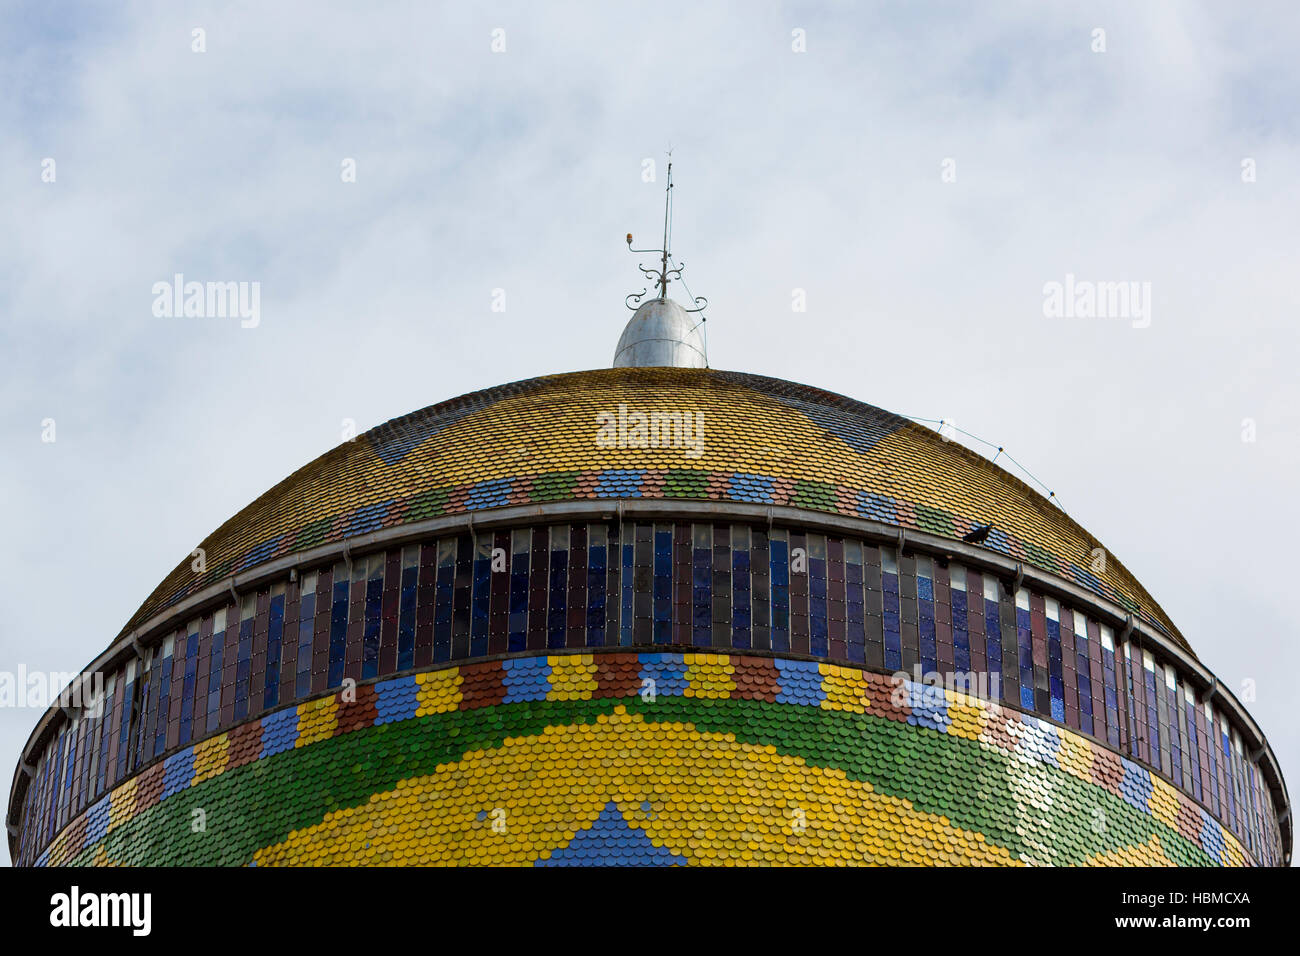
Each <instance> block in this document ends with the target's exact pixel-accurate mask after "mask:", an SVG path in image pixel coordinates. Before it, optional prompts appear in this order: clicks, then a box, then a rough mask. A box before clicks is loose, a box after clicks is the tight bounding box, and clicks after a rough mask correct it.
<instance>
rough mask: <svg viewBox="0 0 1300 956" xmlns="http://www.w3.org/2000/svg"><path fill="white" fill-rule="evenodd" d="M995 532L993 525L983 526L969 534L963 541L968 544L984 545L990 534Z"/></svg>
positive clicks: (963, 537) (964, 536)
mask: <svg viewBox="0 0 1300 956" xmlns="http://www.w3.org/2000/svg"><path fill="white" fill-rule="evenodd" d="M992 530H993V525H991V524H982V525H980V526H979V527H978V528H976V529H975V530H974V531H972V532H970V533H969V534H966V535H963V536H962V540H963V541H965V542H966V543H967V544H983V543H984V541H985V540H986V539H987V538H988V536H989V532H990V531H992Z"/></svg>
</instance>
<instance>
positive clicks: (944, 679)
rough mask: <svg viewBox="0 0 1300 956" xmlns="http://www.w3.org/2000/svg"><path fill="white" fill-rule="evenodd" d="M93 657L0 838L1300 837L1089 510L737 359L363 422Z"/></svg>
mask: <svg viewBox="0 0 1300 956" xmlns="http://www.w3.org/2000/svg"><path fill="white" fill-rule="evenodd" d="M976 529H983V531H985V532H986V534H983V535H982V536H979V535H976V536H974V538H975V540H972V541H966V540H963V539H965V538H966V537H967V536H968V535H970V534H971V532H973V531H975V530H976ZM1099 554H1100V555H1102V560H1101V561H1100V562H1099V561H1098V555H1099ZM96 675H98V676H101V677H103V678H104V683H103V686H102V688H101V689H102V693H98V694H97V693H91V694H89V695H88V696H86V697H85V698H84V699H76V700H71V701H67V702H61V705H60V706H57V707H52V708H51V709H50V710H49V711H47V712H46V714H45V715H44V717H43V718H42V719H41V721H40V723H39V724H38V725H37V727H36V729H35V730H34V731H33V733H32V735H31V738H30V739H29V741H28V744H27V746H26V748H25V749H24V753H23V758H22V761H21V763H20V765H19V767H18V769H17V771H16V772H15V777H14V786H13V789H12V790H11V793H10V801H9V808H8V818H7V822H8V825H9V838H10V842H9V845H10V853H11V856H12V857H13V859H14V861H15V863H17V864H20V865H58V864H78V865H82V864H153V865H159V864H187V865H214V864H215V865H258V866H263V865H286V864H287V865H295V864H372V863H378V864H389V863H398V864H421V865H426V864H449V863H468V864H525V865H528V864H531V865H541V866H550V865H581V864H593V863H594V864H606V865H611V864H638V865H677V864H690V863H700V864H789V863H794V864H864V863H868V864H940V865H947V864H972V865H990V864H998V865H1023V864H1029V865H1051V864H1062V865H1169V864H1177V865H1192V866H1204V865H1279V864H1286V863H1288V862H1289V861H1290V853H1291V823H1290V809H1289V798H1288V796H1287V793H1286V786H1285V783H1284V782H1283V779H1282V776H1281V773H1280V771H1279V769H1278V765H1277V762H1276V759H1275V757H1274V755H1273V753H1272V751H1271V749H1270V748H1269V746H1268V743H1267V741H1265V739H1264V737H1263V735H1262V732H1261V731H1260V730H1259V728H1258V726H1257V725H1256V724H1255V723H1254V721H1253V720H1252V719H1251V718H1250V715H1249V714H1248V713H1247V712H1246V711H1245V709H1244V708H1243V707H1242V706H1241V704H1240V703H1239V702H1238V701H1237V700H1236V698H1235V697H1234V696H1233V695H1232V694H1231V692H1230V690H1228V689H1227V688H1225V687H1223V686H1222V685H1221V684H1220V683H1219V682H1218V680H1217V679H1216V678H1215V677H1214V675H1212V674H1211V673H1210V672H1209V671H1207V670H1206V669H1205V668H1204V666H1203V665H1202V664H1200V662H1199V661H1198V660H1197V659H1196V658H1195V656H1194V655H1193V654H1192V653H1191V652H1190V650H1189V649H1188V647H1187V645H1186V643H1185V642H1184V640H1183V638H1182V636H1181V635H1180V634H1179V633H1178V631H1177V630H1176V629H1175V627H1174V625H1173V624H1172V623H1171V622H1170V621H1169V620H1168V618H1167V617H1166V616H1165V614H1164V613H1163V612H1162V611H1161V609H1160V607H1159V606H1158V605H1157V604H1156V603H1155V602H1154V601H1153V600H1152V598H1151V597H1150V596H1149V595H1148V594H1147V593H1146V591H1145V590H1143V589H1142V587H1141V585H1140V584H1139V583H1138V582H1137V581H1136V580H1135V579H1134V578H1133V576H1132V575H1131V574H1129V572H1128V571H1127V570H1126V569H1125V568H1124V567H1123V566H1122V565H1121V564H1120V563H1119V562H1118V561H1116V560H1115V559H1114V558H1113V557H1112V556H1109V555H1105V554H1104V550H1103V549H1101V546H1100V545H1099V543H1098V542H1097V541H1096V540H1095V539H1094V538H1092V536H1091V535H1089V534H1088V533H1087V532H1086V531H1085V530H1084V529H1083V528H1081V527H1080V526H1079V525H1078V524H1076V523H1075V522H1074V521H1072V520H1071V519H1070V518H1069V517H1067V516H1066V515H1065V514H1064V513H1063V512H1061V511H1060V510H1059V509H1058V508H1056V507H1055V506H1053V505H1052V504H1051V503H1050V502H1048V501H1047V500H1045V499H1044V498H1043V497H1042V496H1040V495H1038V494H1037V493H1036V492H1034V491H1033V490H1032V489H1030V488H1029V487H1028V486H1027V485H1025V484H1024V483H1023V482H1021V481H1019V480H1018V479H1016V478H1015V477H1013V476H1011V475H1009V474H1007V473H1006V472H1004V471H1003V470H1001V469H1000V468H998V467H996V466H995V465H994V464H992V463H990V462H989V461H987V460H986V459H984V458H982V457H980V456H979V455H977V454H975V453H973V452H971V451H969V450H968V449H966V448H964V447H963V446H961V445H958V444H956V443H952V442H948V441H945V440H944V438H943V437H941V436H940V435H938V434H936V433H935V432H933V431H931V430H929V429H926V428H924V427H921V426H919V425H916V424H914V423H912V422H910V421H908V420H906V419H904V418H901V417H899V416H897V415H893V414H891V413H889V412H885V411H882V410H881V409H879V408H875V407H872V406H870V405H864V404H862V403H860V402H856V401H853V400H851V399H848V398H845V397H843V396H840V395H836V394H832V393H829V392H825V391H821V390H818V389H815V388H810V387H808V386H804V385H797V384H794V383H791V382H786V381H780V380H776V379H770V378H764V377H761V376H755V375H747V374H740V373H735V372H719V371H712V370H708V369H703V368H678V367H626V368H613V369H608V370H602V371H591V372H576V373H570V374H565V375H553V376H547V377H543V378H537V379H531V380H528V381H524V382H517V383H514V384H510V385H503V386H499V387H497V388H492V389H487V390H484V391H481V392H475V393H473V394H470V395H465V396H462V397H460V398H456V399H452V400H450V401H447V402H443V403H441V404H439V405H434V406H431V407H429V408H426V409H423V410H421V411H418V412H415V413H413V414H410V415H407V416H405V417H403V418H399V419H395V420H393V421H391V422H388V423H387V424H385V425H383V426H380V427H378V428H375V429H372V430H371V431H369V432H367V433H365V434H364V435H361V436H359V437H358V438H356V439H355V440H353V441H349V442H345V443H344V444H342V445H340V446H339V447H338V448H335V449H334V450H332V451H330V452H329V453H327V454H325V455H322V456H321V457H320V458H318V459H316V460H315V461H313V462H311V463H310V464H308V465H307V466H305V467H304V468H302V469H300V470H299V471H297V472H295V473H294V474H292V475H290V476H289V477H288V478H286V479H285V480H284V481H282V482H280V483H279V484H278V485H276V486H275V487H274V488H272V489H270V490H269V491H267V492H266V493H265V494H263V495H262V496H261V497H260V498H258V499H257V500H256V501H254V502H253V503H252V504H251V505H249V506H248V507H247V508H245V509H243V510H242V511H240V512H239V513H238V514H237V515H235V516H234V517H233V518H231V519H230V520H229V521H227V522H226V523H225V524H223V525H222V526H221V527H220V528H218V529H217V530H216V531H215V532H213V534H211V535H210V536H209V537H208V538H207V539H206V540H205V541H203V542H202V544H201V556H200V558H199V559H196V558H195V557H193V556H188V557H187V558H186V559H185V560H184V561H183V562H182V563H181V564H180V565H179V566H178V567H177V568H176V570H174V571H173V572H172V573H171V574H169V575H168V576H167V578H166V579H165V580H164V581H163V583H162V584H161V585H159V587H158V588H157V589H155V591H154V592H153V594H151V595H150V596H149V598H148V599H147V600H146V601H145V602H144V604H143V605H142V606H141V607H140V609H139V610H138V611H137V612H136V614H135V615H134V616H133V617H132V619H131V621H130V622H129V623H128V624H127V626H126V628H125V629H124V630H123V631H122V632H121V633H119V634H118V636H117V637H116V638H115V639H114V640H113V641H112V642H111V643H110V644H109V646H108V648H107V649H106V650H105V651H104V652H103V653H102V654H101V655H100V656H99V657H98V658H97V659H96V660H95V661H93V662H92V663H91V664H90V665H89V666H88V667H87V668H86V672H85V675H84V677H85V681H86V683H88V684H92V686H93V681H92V680H91V679H92V678H93V677H95V676H96ZM77 686H81V685H80V684H78V685H77Z"/></svg>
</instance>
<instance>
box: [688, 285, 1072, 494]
mask: <svg viewBox="0 0 1300 956" xmlns="http://www.w3.org/2000/svg"><path fill="white" fill-rule="evenodd" d="M688 291H689V290H688ZM903 417H904V418H908V419H911V420H912V421H914V422H924V423H925V424H927V425H938V426H939V428H937V429H935V431H938V432H939V433H940V435H941V436H942V434H943V432H942V429H943V426H944V425H947V426H948V427H950V428H951V429H952V430H953V431H955V432H959V433H960V434H962V435H965V436H966V437H967V438H969V439H971V440H972V441H977V442H979V443H980V444H981V445H987V446H988V447H989V448H996V449H997V454H995V455H994V456H993V457H992V458H991V459H990V461H991V462H997V460H998V458H1000V457H1003V456H1005V457H1006V459H1007V461H1009V462H1011V464H1013V465H1015V466H1016V468H1018V469H1019V470H1020V471H1021V472H1023V473H1024V474H1025V475H1026V476H1028V478H1029V479H1030V480H1031V481H1032V482H1033V483H1034V484H1036V485H1037V486H1038V487H1039V488H1041V489H1042V490H1043V491H1046V492H1047V499H1048V501H1051V502H1052V503H1053V504H1055V505H1056V507H1058V508H1060V509H1061V511H1062V512H1063V513H1064V512H1065V506H1064V505H1062V504H1061V499H1060V498H1059V497H1057V494H1056V492H1055V491H1053V490H1052V489H1051V487H1050V486H1049V485H1048V484H1047V482H1045V481H1043V480H1042V479H1041V478H1039V477H1038V476H1037V475H1035V474H1034V473H1033V472H1032V471H1030V470H1029V469H1028V468H1026V467H1025V466H1024V465H1022V464H1020V462H1018V461H1016V459H1014V458H1012V457H1011V454H1010V453H1009V452H1008V451H1007V450H1006V448H1005V447H1004V446H1002V445H999V444H997V443H996V442H991V441H989V440H988V439H987V438H981V437H980V436H979V435H975V434H972V433H971V432H968V431H966V429H964V428H961V427H959V426H957V425H956V424H954V423H953V422H950V421H948V420H947V419H946V418H922V417H920V416H919V415H904V416H903Z"/></svg>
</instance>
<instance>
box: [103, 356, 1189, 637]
mask: <svg viewBox="0 0 1300 956" xmlns="http://www.w3.org/2000/svg"><path fill="white" fill-rule="evenodd" d="M620 409H621V410H622V415H623V421H624V422H625V423H627V421H628V416H629V415H631V416H635V415H636V414H638V413H640V414H642V415H645V416H646V421H645V422H644V427H645V432H646V434H645V441H644V443H642V442H641V441H640V440H639V439H638V436H637V435H635V434H634V435H631V436H627V435H626V434H625V436H624V440H622V441H619V440H617V435H615V434H611V436H610V437H611V438H612V439H613V441H612V442H609V441H606V442H602V441H601V440H599V439H600V434H601V429H602V421H604V420H603V419H602V418H601V416H602V415H608V416H610V417H611V424H612V425H614V426H617V425H618V423H619V415H620ZM654 415H662V416H664V418H663V422H662V424H663V428H662V430H663V431H666V432H667V434H666V436H664V437H662V438H659V437H656V436H655V435H654V434H652V433H651V426H652V425H653V424H654V422H652V421H651V420H650V416H654ZM682 416H692V417H691V418H690V420H689V421H688V422H687V428H688V433H687V436H686V437H685V439H680V438H678V437H677V435H676V432H675V431H674V429H679V428H680V426H681V422H682V421H683V418H682ZM697 421H698V422H699V423H700V428H699V429H698V430H697V429H696V428H695V423H696V422H697ZM637 425H638V423H637V420H636V419H635V418H634V419H633V420H632V421H631V422H630V423H627V424H625V428H624V431H625V432H627V431H629V430H630V431H635V429H636V428H637ZM659 430H661V429H659V428H655V429H654V431H656V432H657V431H659ZM643 444H644V447H639V446H642V445H643ZM617 498H664V499H682V500H714V501H732V502H744V503H750V504H759V505H786V506H792V507H796V508H805V509H809V510H813V511H820V512H829V513H833V514H840V515H846V516H852V517H861V518H866V519H870V520H874V521H879V522H882V523H885V524H889V525H897V526H899V527H901V528H906V529H915V530H918V531H924V532H929V533H932V534H935V535H940V536H944V537H949V538H953V539H960V538H961V537H962V536H964V535H966V534H968V533H969V532H970V531H972V530H973V529H974V528H976V527H978V526H980V525H984V524H992V526H993V528H992V531H991V533H990V534H989V536H988V538H987V540H986V541H985V542H984V544H983V546H984V547H986V548H988V549H990V550H992V551H995V552H998V553H1001V554H1004V555H1007V556H1010V557H1012V558H1015V559H1016V560H1019V561H1023V562H1024V563H1025V564H1027V565H1032V566H1034V567H1037V568H1040V569H1042V570H1044V571H1048V572H1050V573H1052V574H1056V575H1060V576H1061V577H1063V578H1065V579H1066V580H1069V581H1072V582H1075V583H1076V584H1078V585H1080V586H1082V587H1086V588H1088V589H1089V590H1091V591H1093V592H1094V593H1096V594H1098V595H1100V596H1104V597H1106V598H1108V599H1110V600H1112V601H1114V602H1115V603H1117V604H1119V605H1121V606H1123V607H1126V608H1128V609H1129V610H1132V611H1134V612H1135V613H1138V614H1139V615H1140V617H1141V618H1142V619H1143V620H1145V621H1146V622H1148V623H1150V624H1152V625H1154V626H1155V627H1157V628H1159V629H1160V630H1161V631H1162V632H1164V633H1165V634H1167V635H1169V636H1170V637H1171V638H1173V639H1174V640H1176V641H1177V642H1178V643H1179V644H1180V645H1181V646H1182V647H1183V648H1184V649H1188V650H1190V648H1189V647H1188V645H1187V644H1186V642H1185V641H1184V640H1183V638H1182V636H1181V635H1180V634H1179V633H1178V630H1177V629H1176V628H1175V627H1174V625H1173V623H1172V622H1171V621H1170V620H1169V619H1168V618H1167V617H1166V616H1165V614H1164V612H1163V611H1162V610H1161V609H1160V606H1159V605H1158V604H1157V603H1156V602H1155V601H1154V600H1153V599H1152V598H1151V596H1150V595H1149V594H1147V592H1146V591H1145V590H1144V589H1143V588H1142V586H1141V585H1140V584H1138V582H1137V580H1136V579H1135V578H1134V577H1133V576H1132V575H1131V574H1130V573H1129V572H1128V571H1127V569H1125V568H1124V566H1123V565H1122V564H1121V563H1120V562H1119V561H1117V560H1115V559H1114V558H1113V557H1111V556H1107V558H1106V560H1105V562H1104V565H1105V568H1104V570H1100V569H1098V570H1097V571H1096V572H1094V571H1093V568H1094V567H1097V566H1098V565H1097V562H1096V561H1095V555H1094V549H1097V548H1099V547H1100V546H1101V545H1100V543H1099V542H1098V541H1097V540H1096V539H1095V538H1094V537H1092V536H1091V535H1090V534H1088V532H1087V531H1085V530H1084V529H1083V528H1081V527H1080V526H1079V525H1078V524H1076V523H1075V522H1074V521H1072V520H1071V519H1070V518H1069V517H1068V516H1066V514H1065V513H1064V512H1062V511H1061V510H1060V509H1059V508H1057V507H1055V506H1054V505H1052V504H1051V503H1050V502H1048V501H1047V500H1046V499H1045V498H1043V497H1042V496H1041V495H1039V494H1038V493H1037V492H1035V491H1034V490H1033V489H1031V488H1029V487H1028V486H1027V485H1026V484H1024V483H1023V482H1022V481H1020V480H1019V479H1017V478H1015V477H1014V476H1012V475H1010V474H1008V473H1007V472H1005V471H1003V470H1002V469H1000V468H998V467H997V466H996V465H993V464H991V463H990V462H989V461H988V460H987V459H985V458H983V457H981V456H980V455H977V454H975V453H973V452H971V451H969V450H968V449H966V448H965V447H964V446H962V445H960V444H958V443H956V442H949V441H946V440H944V439H943V438H942V437H941V436H940V435H938V434H937V433H936V432H934V431H931V430H930V429H928V428H925V427H923V426H920V425H917V424H914V423H912V422H910V421H908V420H907V419H905V418H901V417H899V416H897V415H894V414H891V413H890V412H886V411H884V410H882V409H879V408H876V407H874V406H871V405H866V404H863V403H862V402H857V401H854V400H852V399H850V398H845V397H844V396H842V395H836V394H834V393H831V392H826V391H823V390H821V389H816V388H811V387H808V386H805V385H797V384H794V383H791V382H786V381H782V380H779V379H772V378H765V377H762V376H758V375H748V374H741V373H736V372H720V371H713V370H706V369H676V368H611V369H601V370H596V371H589V372H573V373H569V374H564V375H550V376H545V377H542V378H535V379H529V380H527V381H522V382H515V383H513V384H510V385H502V386H498V387H496V388H490V389H485V390H484V391H481V392H474V393H472V394H469V395H463V396H461V397H459V398H454V399H451V400H449V401H446V402H442V403H440V404H438V405H432V406H429V407H428V408H425V409H421V410H420V411H417V412H413V413H411V414H409V415H406V416H403V417H401V418H397V419H394V420H392V421H390V422H388V423H387V424H384V425H381V426H379V427H377V428H374V429H372V430H370V431H368V432H366V433H365V434H363V435H361V436H360V437H358V438H357V439H356V440H355V441H353V442H348V443H344V444H342V445H339V446H338V447H337V448H335V449H334V450H332V451H330V452H328V453H326V454H324V455H322V456H321V457H320V458H317V459H316V460H315V461H313V462H311V463H310V464H308V465H306V466H305V467H303V468H301V469H299V470H298V471H297V472H295V473H294V474H292V475H290V476H289V477H288V478H286V479H285V480H284V481H282V482H280V483H279V484H278V485H276V486H275V487H274V488H272V489H271V490H269V491H268V492H266V494H264V495H262V496H261V497H260V498H258V499H257V500H256V501H254V502H253V503H252V504H251V505H249V506H248V507H247V508H245V509H244V510H242V511H240V512H239V513H238V514H236V515H235V516H234V517H233V518H231V519H230V520H229V521H227V522H226V523H225V524H223V525H222V526H221V527H220V528H218V529H217V530H216V531H215V532H213V533H212V534H211V535H210V536H209V537H208V538H207V539H205V540H204V541H203V542H202V543H201V547H202V548H203V549H204V552H205V554H206V562H207V568H208V570H207V573H206V574H203V575H199V576H196V575H195V574H194V573H193V571H192V568H191V565H192V558H190V557H186V559H185V560H184V561H182V562H181V563H180V564H179V565H178V566H177V567H176V570H174V571H173V572H172V573H171V574H169V575H168V576H167V577H166V578H165V579H164V580H163V582H162V584H160V585H159V586H158V588H157V589H156V590H155V591H154V592H153V594H151V595H150V596H149V598H148V600H146V601H145V603H144V604H143V605H142V606H141V608H140V610H139V611H138V612H137V613H136V614H135V616H134V617H133V618H132V619H131V621H130V622H129V623H128V624H127V627H126V629H127V630H130V629H132V628H134V627H135V626H137V625H138V624H139V623H140V622H142V621H143V620H145V619H147V618H148V617H150V616H151V615H153V614H156V613H157V612H159V611H161V610H163V609H164V608H166V607H168V606H169V605H171V604H174V603H176V602H177V601H179V600H181V599H183V598H184V597H186V596H187V595H189V594H192V593H195V592H197V591H200V590H202V589H203V588H204V587H206V586H210V585H211V584H213V583H214V582H219V581H221V580H224V579H225V578H228V577H230V576H231V575H232V574H235V575H237V574H241V573H244V572H247V571H249V570H250V569H252V568H255V567H256V566H257V565H259V564H261V563H263V562H266V561H269V560H271V559H274V558H276V557H280V556H283V555H286V554H290V553H293V552H296V551H303V550H306V549H308V548H311V547H314V546H316V545H319V544H322V543H326V542H334V541H340V540H345V539H347V538H349V537H356V536H360V535H365V534H367V533H369V532H372V531H374V530H376V529H379V528H389V527H393V526H396V525H401V524H405V523H410V522H416V521H421V520H424V519H427V518H432V517H436V516H438V515H446V514H455V513H459V512H467V511H469V512H478V511H486V510H489V509H492V508H497V507H504V506H507V505H515V504H524V503H541V502H556V501H564V500H583V499H617Z"/></svg>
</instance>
